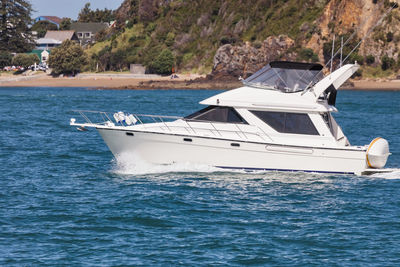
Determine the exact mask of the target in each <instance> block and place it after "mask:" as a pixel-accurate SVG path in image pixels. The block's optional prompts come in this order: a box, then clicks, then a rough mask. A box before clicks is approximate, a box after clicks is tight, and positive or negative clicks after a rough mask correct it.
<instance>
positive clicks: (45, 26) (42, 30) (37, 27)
mask: <svg viewBox="0 0 400 267" xmlns="http://www.w3.org/2000/svg"><path fill="white" fill-rule="evenodd" d="M31 30H32V31H36V32H37V37H38V38H42V37H44V36H45V35H46V32H47V31H56V30H58V28H57V25H55V24H54V23H51V22H49V21H46V20H42V21H38V22H36V23H35V24H33V25H32V28H31Z"/></svg>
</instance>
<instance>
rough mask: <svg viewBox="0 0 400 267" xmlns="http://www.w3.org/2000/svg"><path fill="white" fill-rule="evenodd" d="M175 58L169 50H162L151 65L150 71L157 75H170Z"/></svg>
mask: <svg viewBox="0 0 400 267" xmlns="http://www.w3.org/2000/svg"><path fill="white" fill-rule="evenodd" d="M174 63H175V58H174V55H173V54H172V52H171V51H170V50H169V49H164V50H163V51H162V52H161V53H160V54H159V55H158V56H157V58H156V59H155V60H154V61H153V63H152V65H151V69H152V71H154V72H155V73H158V74H171V73H172V67H173V66H174Z"/></svg>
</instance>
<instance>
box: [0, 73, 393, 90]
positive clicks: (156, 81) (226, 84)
mask: <svg viewBox="0 0 400 267" xmlns="http://www.w3.org/2000/svg"><path fill="white" fill-rule="evenodd" d="M178 75H179V78H176V79H173V80H171V78H170V76H158V75H131V74H86V73H84V74H80V75H78V76H76V77H58V78H53V77H52V76H49V75H43V74H38V75H33V76H17V77H15V76H11V75H5V76H0V87H71V88H72V87H75V88H76V87H85V88H92V89H103V90H155V89H165V90H170V89H178V90H179V89H181V90H200V89H205V90H207V89H208V90H213V89H215V90H229V89H234V88H238V87H241V86H242V85H243V84H242V83H241V82H240V81H238V80H237V81H236V80H208V79H206V78H205V76H204V75H194V74H178ZM340 89H341V90H361V91H400V80H380V81H379V80H378V81H376V80H352V81H350V82H349V83H347V84H345V85H343V86H342V87H341V88H340Z"/></svg>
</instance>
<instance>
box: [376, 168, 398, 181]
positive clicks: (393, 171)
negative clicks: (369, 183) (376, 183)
mask: <svg viewBox="0 0 400 267" xmlns="http://www.w3.org/2000/svg"><path fill="white" fill-rule="evenodd" d="M371 177H374V178H382V179H393V180H394V179H400V169H391V170H390V172H384V173H375V174H372V175H371Z"/></svg>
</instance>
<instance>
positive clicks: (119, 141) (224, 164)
mask: <svg viewBox="0 0 400 267" xmlns="http://www.w3.org/2000/svg"><path fill="white" fill-rule="evenodd" d="M98 131H99V133H100V135H101V136H102V138H103V139H104V141H105V143H106V144H107V146H108V147H109V148H110V150H111V152H112V153H113V154H114V156H115V157H116V159H117V160H118V159H119V158H121V157H124V159H126V157H128V158H129V157H132V160H134V159H137V158H138V157H139V158H140V159H142V160H145V161H147V162H150V163H154V164H173V163H188V162H190V163H197V164H206V165H210V166H215V167H219V168H227V169H245V170H278V171H304V172H323V173H349V174H362V173H363V171H364V170H365V169H366V159H365V158H366V151H364V150H354V149H348V150H346V149H333V148H315V147H301V146H286V145H277V144H268V143H257V142H245V141H236V140H228V139H222V138H210V137H201V136H189V135H178V134H167V133H157V132H145V131H125V130H116V129H101V128H98Z"/></svg>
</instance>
